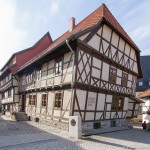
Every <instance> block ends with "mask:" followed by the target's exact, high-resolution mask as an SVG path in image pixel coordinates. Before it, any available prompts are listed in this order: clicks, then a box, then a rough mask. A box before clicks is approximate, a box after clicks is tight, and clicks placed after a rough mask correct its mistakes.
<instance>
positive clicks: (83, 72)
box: [16, 4, 142, 130]
mask: <svg viewBox="0 0 150 150" xmlns="http://www.w3.org/2000/svg"><path fill="white" fill-rule="evenodd" d="M16 76H17V78H18V87H19V88H18V93H19V105H20V106H21V108H22V110H21V111H25V112H26V113H27V115H28V116H30V118H31V119H34V118H38V119H39V121H40V122H43V123H45V124H50V125H52V126H56V127H58V128H62V129H68V119H69V116H80V117H81V119H82V129H83V130H90V129H97V128H100V127H102V128H103V127H114V126H126V125H127V124H128V120H127V119H128V118H133V117H136V116H137V114H138V109H139V104H140V102H141V101H140V100H139V99H137V98H135V88H136V81H137V79H138V78H140V77H142V72H141V67H140V50H139V49H138V48H137V46H136V45H135V44H134V43H133V41H132V40H131V39H130V37H129V36H128V35H127V33H126V32H125V31H124V30H123V28H122V27H121V26H120V24H119V23H118V22H117V20H116V19H115V18H114V16H113V15H112V14H111V12H110V11H109V10H108V8H107V7H106V5H105V4H102V6H100V7H99V8H98V9H97V10H95V11H94V12H93V13H91V14H90V15H89V16H87V17H86V18H85V19H83V20H82V21H81V22H80V23H78V24H77V25H75V19H74V18H71V20H70V26H69V31H67V32H65V33H64V34H63V35H62V36H60V37H59V38H58V39H56V40H55V41H53V42H52V43H51V44H50V46H49V47H48V48H47V49H45V50H44V49H43V52H42V53H39V54H38V55H36V57H33V58H32V60H30V61H29V62H27V63H25V64H24V65H22V66H20V67H19V69H18V71H17V72H16Z"/></svg>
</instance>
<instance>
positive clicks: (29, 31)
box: [0, 0, 150, 68]
mask: <svg viewBox="0 0 150 150" xmlns="http://www.w3.org/2000/svg"><path fill="white" fill-rule="evenodd" d="M102 3H105V4H106V6H107V7H108V9H109V10H110V11H111V12H112V14H113V15H114V16H115V18H116V19H117V20H118V22H119V23H120V24H121V26H122V27H123V28H124V30H125V31H126V32H127V33H128V35H129V36H130V37H131V39H132V40H133V41H134V42H135V43H136V45H137V46H138V47H139V49H140V50H141V55H150V48H149V45H150V0H41V1H40V0H32V1H31V0H24V1H23V0H0V68H2V66H4V65H5V63H6V62H7V60H8V59H9V58H10V57H11V56H12V54H13V53H15V52H18V51H21V50H24V49H26V48H29V47H31V46H33V45H34V44H35V43H36V42H37V41H38V40H39V39H40V38H41V37H42V36H43V35H44V34H46V33H47V32H49V33H50V35H51V37H52V39H53V40H55V39H56V38H58V37H59V36H60V35H62V34H63V33H64V32H65V31H67V30H68V27H69V23H68V21H69V19H70V18H71V17H75V18H76V23H78V22H80V21H81V20H82V19H84V18H85V17H86V16H88V15H89V14H90V13H92V12H93V11H94V10H95V9H97V8H98V7H99V6H100V5H101V4H102Z"/></svg>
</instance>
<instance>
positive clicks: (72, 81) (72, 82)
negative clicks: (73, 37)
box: [66, 39, 75, 115]
mask: <svg viewBox="0 0 150 150" xmlns="http://www.w3.org/2000/svg"><path fill="white" fill-rule="evenodd" d="M66 45H67V46H68V48H69V50H70V51H71V52H72V54H73V60H72V80H71V93H72V96H71V97H72V98H71V103H70V115H72V105H73V85H74V64H75V52H74V51H73V49H72V48H71V46H70V45H69V40H68V39H67V40H66Z"/></svg>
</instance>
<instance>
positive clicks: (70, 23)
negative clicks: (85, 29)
mask: <svg viewBox="0 0 150 150" xmlns="http://www.w3.org/2000/svg"><path fill="white" fill-rule="evenodd" d="M74 27H75V18H73V17H72V18H71V19H70V20H69V32H71V31H72V30H73V29H74Z"/></svg>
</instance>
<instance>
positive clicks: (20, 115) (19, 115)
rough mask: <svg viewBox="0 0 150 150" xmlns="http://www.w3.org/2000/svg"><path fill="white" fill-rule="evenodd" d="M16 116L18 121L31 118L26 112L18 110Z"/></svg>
mask: <svg viewBox="0 0 150 150" xmlns="http://www.w3.org/2000/svg"><path fill="white" fill-rule="evenodd" d="M14 115H15V118H16V120H17V121H27V120H29V118H28V116H27V115H26V114H25V112H16V113H15V114H14Z"/></svg>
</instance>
